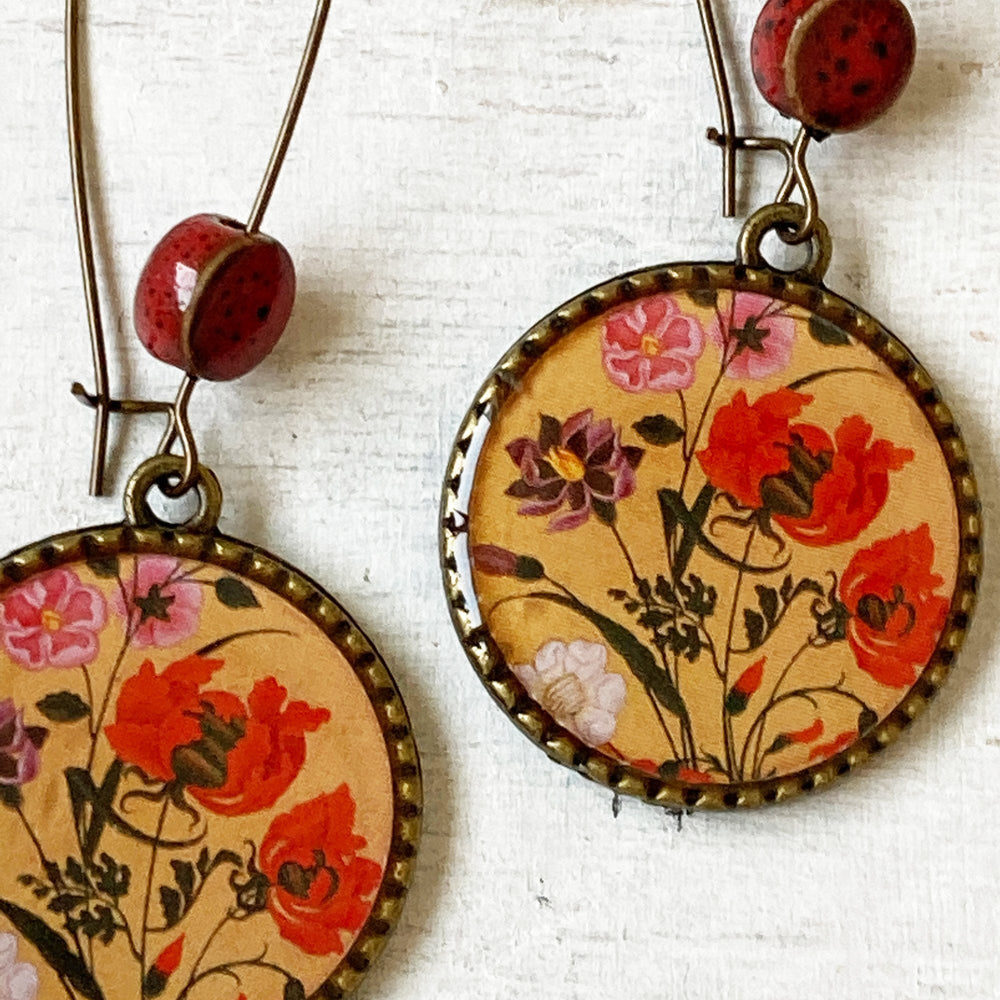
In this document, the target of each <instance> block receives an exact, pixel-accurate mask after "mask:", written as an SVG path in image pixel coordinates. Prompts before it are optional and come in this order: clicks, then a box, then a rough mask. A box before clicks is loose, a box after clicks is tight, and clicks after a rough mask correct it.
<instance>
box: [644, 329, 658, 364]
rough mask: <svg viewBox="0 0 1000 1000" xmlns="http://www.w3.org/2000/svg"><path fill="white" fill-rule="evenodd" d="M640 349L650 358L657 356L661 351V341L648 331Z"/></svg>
mask: <svg viewBox="0 0 1000 1000" xmlns="http://www.w3.org/2000/svg"><path fill="white" fill-rule="evenodd" d="M639 350H641V351H642V353H643V354H645V355H646V357H648V358H655V357H656V356H657V355H659V353H660V351H661V347H660V342H659V341H658V340H657V339H656V337H654V336H653V335H652V334H651V333H647V334H646V335H645V336H644V337H643V338H642V342H641V343H640V345H639Z"/></svg>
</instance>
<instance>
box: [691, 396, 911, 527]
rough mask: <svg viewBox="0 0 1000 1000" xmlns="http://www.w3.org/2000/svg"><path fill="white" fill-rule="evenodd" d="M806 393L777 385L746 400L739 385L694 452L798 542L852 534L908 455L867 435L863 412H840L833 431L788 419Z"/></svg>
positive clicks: (743, 500) (877, 506)
mask: <svg viewBox="0 0 1000 1000" xmlns="http://www.w3.org/2000/svg"><path fill="white" fill-rule="evenodd" d="M811 399H812V397H811V396H805V395H803V394H801V393H797V392H793V391H792V390H791V389H778V390H777V391H776V392H771V393H767V394H765V395H763V396H761V397H760V399H758V400H757V401H756V402H755V403H754V404H753V405H752V406H751V405H749V404H748V403H747V398H746V393H745V392H743V391H742V390H741V391H740V392H738V393H737V394H736V395H735V396H734V397H733V399H732V400H731V401H730V402H729V403H727V404H726V405H725V406H723V407H721V408H720V409H719V411H718V412H717V413H716V415H715V419H714V420H713V421H712V427H711V430H710V431H709V438H708V447H707V448H705V449H704V450H702V451H700V452H698V460H699V461H700V462H701V466H702V469H703V470H704V472H705V475H706V476H708V479H709V481H710V482H711V483H712V484H713V485H714V486H716V487H717V488H718V489H720V490H722V491H723V492H724V493H727V494H728V495H729V496H731V497H732V498H733V499H734V500H735V501H736V502H737V503H738V504H739V505H740V506H742V507H744V508H748V509H750V510H754V511H758V512H759V515H758V520H759V521H760V524H761V528H762V529H763V530H764V532H765V533H766V534H767V533H769V530H770V525H769V520H770V518H772V517H773V519H774V521H775V522H776V523H777V524H779V525H780V526H781V527H782V528H783V529H784V530H785V531H786V532H787V533H788V534H789V535H790V536H791V537H792V538H794V539H795V540H796V541H799V542H802V543H803V544H804V545H814V546H823V545H837V544H839V543H841V542H847V541H851V540H852V539H854V538H857V537H858V535H860V534H861V532H862V531H864V530H865V528H867V527H868V526H869V525H870V524H871V523H872V521H874V520H875V518H876V517H877V516H878V514H879V512H880V511H881V510H882V508H883V507H884V506H885V501H886V498H887V497H888V495H889V472H890V471H896V470H899V469H901V468H902V467H903V466H904V465H905V464H906V463H907V462H909V461H911V460H912V459H913V452H912V451H911V450H910V449H908V448H897V447H896V446H895V445H893V444H892V442H890V441H886V440H884V439H879V440H876V441H872V433H873V429H872V426H871V424H869V423H868V421H867V420H865V419H864V417H861V416H858V415H857V414H855V415H853V416H850V417H846V418H845V419H844V420H843V421H842V422H841V424H840V426H839V427H838V428H837V430H836V432H835V433H834V436H833V438H832V439H831V437H830V435H829V434H828V433H827V432H826V431H825V430H823V428H821V427H816V426H814V425H812V424H793V423H792V422H791V421H792V418H793V417H796V416H798V414H799V413H800V412H801V410H802V409H803V407H805V405H806V404H807V403H809V402H810V401H811Z"/></svg>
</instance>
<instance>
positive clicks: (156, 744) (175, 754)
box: [104, 655, 330, 816]
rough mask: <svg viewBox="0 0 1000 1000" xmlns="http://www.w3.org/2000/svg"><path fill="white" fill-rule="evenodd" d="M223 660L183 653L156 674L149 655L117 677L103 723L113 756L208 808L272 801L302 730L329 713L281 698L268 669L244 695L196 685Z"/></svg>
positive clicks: (236, 809)
mask: <svg viewBox="0 0 1000 1000" xmlns="http://www.w3.org/2000/svg"><path fill="white" fill-rule="evenodd" d="M222 665H223V661H222V660H211V659H206V658H205V657H201V656H197V655H195V656H189V657H187V658H186V659H184V660H179V661H177V662H176V663H171V664H170V665H169V666H168V667H166V668H165V669H164V671H163V672H162V673H161V674H157V673H156V670H155V668H154V666H153V663H152V661H151V660H146V661H145V662H144V663H143V664H142V666H141V667H140V668H139V672H138V673H137V674H135V675H134V676H133V677H130V678H129V679H128V680H127V681H126V682H125V683H124V684H123V685H122V690H121V693H120V694H119V696H118V705H117V715H116V719H115V722H114V723H112V724H111V725H109V726H106V727H105V730H104V731H105V734H106V735H107V737H108V742H109V743H110V744H111V746H112V749H113V750H114V751H115V753H116V754H117V755H118V757H119V758H120V759H121V760H123V761H125V762H126V763H129V764H135V765H137V766H138V767H140V768H142V770H143V771H144V772H145V773H146V774H147V775H149V777H150V778H158V779H159V780H160V781H165V782H172V781H176V782H178V783H179V784H180V785H183V786H184V787H186V788H188V789H189V790H190V792H191V794H192V795H193V796H194V798H196V799H197V800H198V801H199V802H201V803H202V805H204V806H205V807H206V808H207V809H210V810H212V812H215V813H219V814H221V815H223V816H242V815H245V814H247V813H252V812H257V811H259V810H261V809H267V808H269V807H270V806H272V805H274V803H275V802H277V800H278V799H279V798H280V796H281V795H282V794H283V793H284V792H285V791H286V790H287V788H288V786H289V785H291V783H292V781H294V779H295V777H296V776H297V775H298V773H299V771H300V770H301V769H302V765H303V763H304V762H305V755H306V743H305V733H307V732H314V731H315V730H316V729H318V728H319V727H320V726H321V725H322V724H323V723H325V722H327V721H329V719H330V713H329V711H327V709H325V708H313V707H312V706H310V705H308V704H307V703H306V702H304V701H292V702H289V703H288V704H287V705H285V699H286V698H287V696H288V691H287V690H286V689H285V688H284V687H282V686H281V685H280V684H279V683H278V682H277V681H276V680H275V679H274V678H273V677H266V678H264V679H262V680H259V681H257V682H256V683H255V684H254V686H253V690H252V691H251V692H250V696H249V698H248V699H247V703H246V704H244V702H243V701H242V700H241V699H240V698H238V697H237V696H236V695H234V694H230V693H229V692H228V691H202V690H201V688H202V686H203V685H205V684H207V683H208V681H209V680H210V679H211V677H212V675H213V674H214V673H215V672H216V671H217V670H219V669H220V668H221V667H222Z"/></svg>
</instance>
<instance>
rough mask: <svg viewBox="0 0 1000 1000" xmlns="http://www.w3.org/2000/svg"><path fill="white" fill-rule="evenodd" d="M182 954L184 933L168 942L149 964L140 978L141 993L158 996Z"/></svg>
mask: <svg viewBox="0 0 1000 1000" xmlns="http://www.w3.org/2000/svg"><path fill="white" fill-rule="evenodd" d="M183 954H184V935H183V934H182V935H181V936H180V937H179V938H177V940H176V941H174V942H173V943H172V944H168V945H167V947H166V948H164V949H163V951H161V952H160V954H159V957H158V958H157V959H156V961H155V962H153V964H152V965H151V966H150V968H149V971H148V972H147V973H146V975H145V976H143V979H142V995H143V997H147V998H151V997H158V996H159V995H160V994H161V993H162V992H163V991H164V990H165V989H166V988H167V984H168V983H169V982H170V977H171V976H172V975H173V974H174V973H175V972H176V971H177V967H178V966H179V965H180V964H181V957H182V956H183Z"/></svg>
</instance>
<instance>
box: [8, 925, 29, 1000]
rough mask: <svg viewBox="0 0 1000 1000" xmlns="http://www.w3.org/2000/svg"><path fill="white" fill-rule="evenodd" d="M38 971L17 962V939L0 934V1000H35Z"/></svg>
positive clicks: (25, 963) (26, 963)
mask: <svg viewBox="0 0 1000 1000" xmlns="http://www.w3.org/2000/svg"><path fill="white" fill-rule="evenodd" d="M37 997H38V970H37V969H36V968H35V967H34V966H33V965H30V964H29V963H28V962H19V961H18V960H17V938H16V937H14V935H13V934H0V1000H37Z"/></svg>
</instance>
